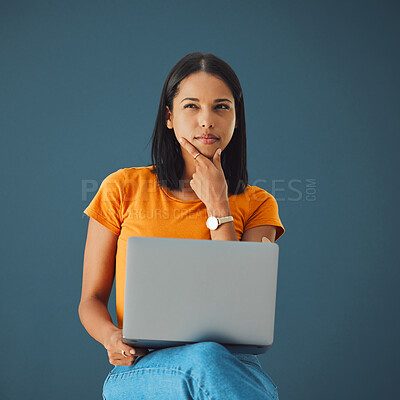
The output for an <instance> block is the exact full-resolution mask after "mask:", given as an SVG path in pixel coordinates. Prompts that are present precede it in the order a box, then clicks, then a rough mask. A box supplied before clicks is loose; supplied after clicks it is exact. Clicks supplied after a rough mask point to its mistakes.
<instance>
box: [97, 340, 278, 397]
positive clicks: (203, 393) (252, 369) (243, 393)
mask: <svg viewBox="0 0 400 400" xmlns="http://www.w3.org/2000/svg"><path fill="white" fill-rule="evenodd" d="M149 351H150V350H149ZM103 399H105V400H117V399H118V400H128V399H129V400H138V399H142V400H145V399H146V400H147V399H155V400H167V399H171V400H191V399H196V400H219V399H223V400H227V399H229V400H239V399H241V400H278V392H277V388H276V386H275V384H274V382H273V381H272V379H271V378H270V377H269V376H268V375H267V374H266V373H265V372H264V371H263V370H262V367H261V364H260V362H259V361H258V358H257V356H255V355H253V354H239V353H232V352H230V351H229V350H228V349H227V348H226V347H224V346H223V345H221V344H219V343H216V342H199V343H194V344H188V345H183V346H175V347H167V348H164V349H158V350H153V351H150V353H148V354H146V355H145V356H139V357H137V358H135V361H134V363H133V364H132V365H130V366H119V365H117V366H115V367H114V369H112V370H111V371H110V373H109V374H108V376H107V378H106V380H105V382H104V385H103Z"/></svg>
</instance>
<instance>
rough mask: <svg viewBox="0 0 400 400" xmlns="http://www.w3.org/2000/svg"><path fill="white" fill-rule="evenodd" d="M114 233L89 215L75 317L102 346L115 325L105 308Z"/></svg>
mask: <svg viewBox="0 0 400 400" xmlns="http://www.w3.org/2000/svg"><path fill="white" fill-rule="evenodd" d="M117 239H118V235H116V234H115V233H113V232H111V231H110V230H109V229H107V228H106V227H105V226H103V225H102V224H100V223H99V222H97V221H96V220H94V219H93V218H90V220H89V225H88V232H87V238H86V245H85V255H84V261H83V278H82V293H81V300H80V304H79V309H78V312H79V318H80V320H81V322H82V325H83V326H84V327H85V329H86V330H87V332H88V333H89V335H90V336H92V337H93V338H94V339H95V340H97V341H98V342H100V343H101V344H103V345H105V341H106V340H107V338H108V337H109V336H110V334H111V333H112V332H113V331H116V330H118V328H117V327H116V326H115V325H114V324H113V322H112V319H111V316H110V313H109V312H108V309H107V304H108V299H109V297H110V293H111V290H112V285H113V282H114V274H115V272H114V271H115V252H116V248H117Z"/></svg>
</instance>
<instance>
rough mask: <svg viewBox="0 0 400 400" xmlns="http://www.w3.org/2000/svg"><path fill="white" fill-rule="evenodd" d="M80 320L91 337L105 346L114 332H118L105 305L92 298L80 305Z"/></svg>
mask: <svg viewBox="0 0 400 400" xmlns="http://www.w3.org/2000/svg"><path fill="white" fill-rule="evenodd" d="M78 313H79V318H80V320H81V322H82V325H83V326H84V327H85V329H86V330H87V332H88V333H89V335H90V336H92V337H93V338H94V339H95V340H97V341H98V342H99V343H101V344H102V345H103V346H105V344H104V343H105V341H106V340H107V338H108V337H109V336H110V334H111V333H112V332H114V331H115V330H118V327H116V326H115V325H114V324H113V322H112V319H111V315H110V313H109V312H108V309H107V307H106V306H105V304H104V303H103V302H102V301H101V300H99V299H97V298H95V297H91V298H89V299H86V300H84V301H83V302H81V303H80V304H79V309H78Z"/></svg>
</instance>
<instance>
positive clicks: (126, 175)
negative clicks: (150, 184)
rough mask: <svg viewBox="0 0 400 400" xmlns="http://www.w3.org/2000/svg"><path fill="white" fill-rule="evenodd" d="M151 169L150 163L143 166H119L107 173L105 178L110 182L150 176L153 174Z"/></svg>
mask: <svg viewBox="0 0 400 400" xmlns="http://www.w3.org/2000/svg"><path fill="white" fill-rule="evenodd" d="M152 169H153V166H152V165H149V166H144V167H127V168H120V169H118V170H116V171H114V172H111V173H109V174H108V175H107V176H106V178H105V180H107V181H112V182H121V183H123V182H124V181H132V180H135V179H137V178H143V177H150V176H152V175H153V173H152V172H151V171H152Z"/></svg>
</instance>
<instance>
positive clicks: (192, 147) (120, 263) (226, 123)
mask: <svg viewBox="0 0 400 400" xmlns="http://www.w3.org/2000/svg"><path fill="white" fill-rule="evenodd" d="M152 140H153V141H152V164H151V165H149V166H147V167H132V168H122V169H119V170H118V171H116V172H113V173H111V174H110V175H108V176H107V177H106V178H105V179H104V181H103V182H102V184H101V185H100V188H99V190H98V192H97V194H96V196H95V197H94V198H93V200H92V202H91V203H90V204H89V206H88V207H87V208H86V209H85V211H84V212H85V213H86V214H87V215H88V216H89V217H90V220H89V226H88V233H87V239H86V247H85V255H84V270H83V282H82V296H81V301H80V305H79V316H80V319H81V322H82V324H83V325H84V327H85V329H86V330H87V331H88V333H89V334H90V335H91V336H92V337H93V338H94V339H96V340H97V341H98V342H100V343H101V344H102V345H103V346H104V347H105V349H106V350H107V353H108V357H109V361H110V363H111V364H112V365H114V366H115V367H114V369H113V370H112V371H110V373H109V374H108V376H107V378H106V380H105V382H104V386H103V398H104V399H107V400H112V399H203V398H204V399H211V398H213V399H277V398H278V395H277V390H276V386H275V384H274V383H273V382H272V380H271V378H270V377H269V376H268V375H267V374H266V373H265V372H264V371H263V370H262V368H261V364H260V363H259V361H258V359H257V357H256V356H255V355H251V354H234V353H231V352H230V351H229V350H228V349H226V348H225V347H224V346H222V345H220V344H218V343H215V342H211V341H210V342H201V343H195V344H189V345H184V346H177V347H170V348H166V349H159V350H153V351H150V350H152V349H139V348H136V349H134V348H132V347H130V346H128V345H126V344H125V343H123V341H122V324H123V305H124V285H125V256H126V241H127V238H128V237H130V236H157V237H175V238H188V239H208V240H210V239H211V240H242V241H255V242H261V241H269V242H274V241H276V240H277V239H278V238H279V237H280V236H281V235H282V234H283V233H284V227H283V225H282V223H281V221H280V219H279V214H278V206H277V203H276V200H275V198H274V197H273V196H272V195H271V194H269V193H268V192H266V191H265V190H263V189H261V188H258V187H256V186H250V185H248V176H247V166H246V128H245V116H244V103H243V95H242V89H241V86H240V83H239V80H238V78H237V76H236V74H235V73H234V71H233V70H232V69H231V67H230V66H229V65H228V64H227V63H225V62H224V61H222V60H221V59H219V58H218V57H216V56H214V55H212V54H203V53H199V52H195V53H191V54H188V55H186V56H185V57H184V58H182V59H181V60H180V61H179V62H178V63H177V64H176V65H175V66H174V67H173V68H172V70H171V71H170V73H169V75H168V76H167V79H166V81H165V84H164V88H163V91H162V94H161V100H160V106H159V110H158V115H157V121H156V125H155V129H154V132H153V138H152ZM219 150H221V151H219ZM226 216H232V217H233V221H232V218H230V219H229V218H228V221H227V222H224V223H222V224H220V225H219V226H218V227H217V229H210V228H209V226H210V225H208V224H206V221H207V220H208V218H209V217H218V218H219V217H226ZM114 273H115V279H116V305H117V323H118V327H116V326H115V325H114V324H113V322H112V319H111V316H110V314H109V312H108V309H107V304H108V299H109V296H110V292H111V289H112V285H113V281H114Z"/></svg>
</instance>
